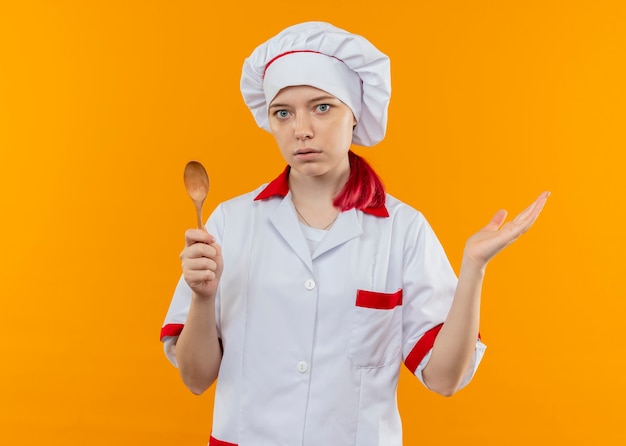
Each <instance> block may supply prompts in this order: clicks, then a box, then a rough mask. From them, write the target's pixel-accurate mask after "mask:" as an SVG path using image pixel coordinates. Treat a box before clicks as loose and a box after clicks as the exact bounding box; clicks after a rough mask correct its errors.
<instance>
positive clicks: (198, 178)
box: [184, 161, 209, 229]
mask: <svg viewBox="0 0 626 446" xmlns="http://www.w3.org/2000/svg"><path fill="white" fill-rule="evenodd" d="M184 179H185V189H187V193H188V194H189V196H190V197H191V199H192V200H193V204H194V205H195V206H196V216H197V219H198V229H203V228H204V225H203V224H202V205H203V204H204V200H205V199H206V196H207V194H208V193H209V176H208V175H207V173H206V170H205V169H204V166H203V165H202V164H200V163H199V162H198V161H189V162H188V163H187V165H186V166H185V178H184Z"/></svg>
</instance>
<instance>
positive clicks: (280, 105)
mask: <svg viewBox="0 0 626 446" xmlns="http://www.w3.org/2000/svg"><path fill="white" fill-rule="evenodd" d="M328 100H339V99H337V98H336V97H335V96H331V95H327V94H326V95H323V96H316V97H314V98H313V99H310V100H309V101H307V103H308V104H310V103H312V102H319V101H328ZM288 106H289V104H283V103H280V102H276V103H272V104H270V106H269V108H276V107H288Z"/></svg>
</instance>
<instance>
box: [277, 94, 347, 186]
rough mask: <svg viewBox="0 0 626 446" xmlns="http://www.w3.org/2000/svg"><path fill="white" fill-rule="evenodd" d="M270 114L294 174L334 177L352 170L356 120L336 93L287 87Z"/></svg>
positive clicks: (283, 151) (279, 141)
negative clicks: (349, 152) (351, 150)
mask: <svg viewBox="0 0 626 446" xmlns="http://www.w3.org/2000/svg"><path fill="white" fill-rule="evenodd" d="M268 113H269V123H270V128H271V130H272V134H273V135H274V138H275V139H276V143H277V144H278V148H279V149H280V152H281V154H282V155H283V158H285V160H286V161H287V163H288V164H289V165H290V166H291V169H292V173H296V174H302V175H307V176H323V175H328V176H330V177H333V176H335V175H342V174H344V173H345V172H346V171H348V172H349V170H350V164H349V161H348V151H349V150H350V144H351V143H352V129H353V128H354V126H355V125H356V120H355V118H354V115H353V114H352V110H351V109H350V108H349V107H348V106H347V105H345V104H344V103H343V102H341V101H340V100H339V99H337V98H336V97H335V96H332V95H330V94H328V93H326V92H325V91H322V90H320V89H317V88H315V87H311V86H307V85H302V86H296V87H287V88H283V89H282V90H281V91H280V92H279V93H278V94H277V95H276V97H275V98H274V99H273V100H272V102H271V104H270V106H269V110H268ZM294 170H295V172H293V171H294Z"/></svg>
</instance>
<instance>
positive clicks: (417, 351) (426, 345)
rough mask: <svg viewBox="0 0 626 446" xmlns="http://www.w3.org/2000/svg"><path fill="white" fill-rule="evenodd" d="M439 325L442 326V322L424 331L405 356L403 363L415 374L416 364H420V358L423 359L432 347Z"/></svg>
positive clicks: (439, 328)
mask: <svg viewBox="0 0 626 446" xmlns="http://www.w3.org/2000/svg"><path fill="white" fill-rule="evenodd" d="M441 327H443V324H439V325H437V326H435V327H433V328H431V329H430V330H428V331H427V332H426V333H424V334H423V335H422V337H421V338H420V339H419V341H417V344H415V347H413V350H411V353H409V355H408V356H407V357H406V360H405V361H404V365H405V366H406V367H407V369H409V370H410V371H411V373H413V374H415V371H416V370H417V366H419V365H420V362H422V359H424V357H425V356H426V355H427V354H428V352H429V351H430V349H431V348H433V345H434V344H435V339H436V338H437V335H438V334H439V330H441Z"/></svg>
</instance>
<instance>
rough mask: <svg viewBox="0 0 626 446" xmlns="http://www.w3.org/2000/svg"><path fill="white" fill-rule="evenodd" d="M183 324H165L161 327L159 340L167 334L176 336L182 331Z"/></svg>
mask: <svg viewBox="0 0 626 446" xmlns="http://www.w3.org/2000/svg"><path fill="white" fill-rule="evenodd" d="M184 326H185V325H184V324H167V325H165V326H164V327H163V328H161V340H163V338H165V337H167V336H178V335H179V334H180V332H181V331H183V327H184Z"/></svg>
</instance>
